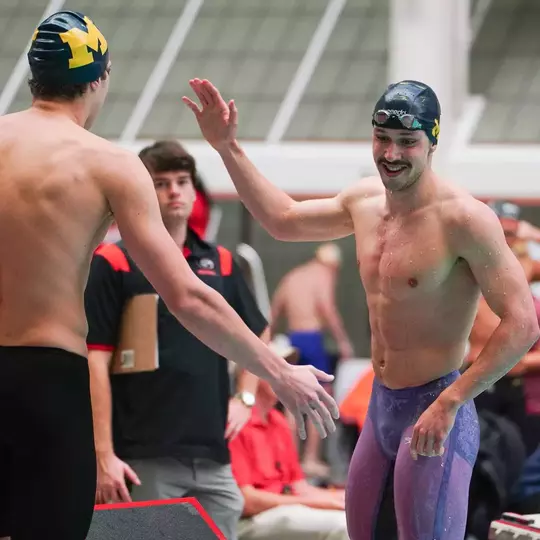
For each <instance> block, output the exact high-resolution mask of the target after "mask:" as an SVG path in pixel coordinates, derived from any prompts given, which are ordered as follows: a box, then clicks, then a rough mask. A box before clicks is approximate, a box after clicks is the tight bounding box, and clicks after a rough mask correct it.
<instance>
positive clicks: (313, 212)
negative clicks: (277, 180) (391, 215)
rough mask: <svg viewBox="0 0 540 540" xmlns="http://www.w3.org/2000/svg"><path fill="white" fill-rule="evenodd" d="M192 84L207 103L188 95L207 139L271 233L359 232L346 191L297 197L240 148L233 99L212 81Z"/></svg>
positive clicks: (313, 237)
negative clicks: (267, 175)
mask: <svg viewBox="0 0 540 540" xmlns="http://www.w3.org/2000/svg"><path fill="white" fill-rule="evenodd" d="M190 85H191V88H192V89H193V91H194V92H195V93H196V95H197V97H198V98H199V100H200V102H201V106H202V108H199V106H198V105H197V104H196V103H194V102H193V101H192V100H190V99H189V98H187V97H184V98H183V100H184V102H185V103H186V104H187V105H188V106H189V107H190V109H191V110H192V111H193V113H194V114H195V117H196V118H197V121H198V123H199V126H200V128H201V131H202V134H203V135H204V137H205V138H206V140H207V141H208V142H209V143H210V144H211V145H212V146H213V147H214V148H215V149H216V150H217V151H218V152H219V154H220V156H221V158H222V160H223V163H224V164H225V167H226V168H227V171H228V172H229V175H230V177H231V179H232V181H233V182H234V185H235V187H236V189H237V191H238V194H239V195H240V198H241V199H242V202H243V203H244V204H245V205H246V207H247V208H248V210H249V211H250V212H251V214H252V215H253V216H254V217H255V219H256V220H257V221H258V222H259V223H260V224H261V225H262V226H263V227H264V228H265V229H266V230H267V231H268V233H269V234H271V235H272V236H273V237H274V238H277V239H278V240H287V241H324V240H332V239H336V238H342V237H344V236H348V235H350V234H352V233H353V232H354V230H353V223H352V219H351V215H350V213H349V210H348V193H347V192H345V193H342V194H339V195H337V196H336V197H332V198H325V199H314V200H306V201H295V200H294V199H292V197H290V196H289V195H287V194H286V193H285V192H284V191H282V190H281V189H279V188H278V187H276V186H274V185H273V184H272V183H271V182H269V181H268V180H267V179H266V178H265V177H264V176H263V175H262V174H261V173H260V171H259V170H258V169H257V168H256V167H255V165H254V164H253V163H252V162H251V161H250V160H249V158H248V157H247V156H246V154H245V153H244V151H243V150H242V148H241V147H240V145H239V143H238V141H237V140H236V127H237V119H238V113H237V110H236V105H235V104H234V102H233V101H231V102H229V104H227V103H225V101H224V100H223V98H222V97H221V94H220V93H219V92H218V90H217V89H216V88H215V87H214V86H213V85H212V84H211V83H210V82H209V81H200V80H199V79H194V80H192V81H190Z"/></svg>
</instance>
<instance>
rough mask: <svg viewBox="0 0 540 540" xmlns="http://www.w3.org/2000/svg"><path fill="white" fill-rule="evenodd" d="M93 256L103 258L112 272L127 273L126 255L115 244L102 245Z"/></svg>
mask: <svg viewBox="0 0 540 540" xmlns="http://www.w3.org/2000/svg"><path fill="white" fill-rule="evenodd" d="M95 254H96V255H101V256H102V257H103V258H105V259H106V260H107V261H108V262H109V264H110V265H111V266H112V268H113V270H114V271H116V272H129V262H128V260H127V258H126V255H125V253H124V252H123V251H122V250H121V249H120V248H119V247H118V246H117V245H116V244H103V245H101V246H99V247H98V248H97V249H96V251H95Z"/></svg>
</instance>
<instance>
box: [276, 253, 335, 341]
mask: <svg viewBox="0 0 540 540" xmlns="http://www.w3.org/2000/svg"><path fill="white" fill-rule="evenodd" d="M329 286H331V283H330V281H329V276H328V271H327V270H325V269H324V268H323V267H322V266H320V265H317V264H313V263H307V264H305V265H302V266H299V267H297V268H295V269H294V270H291V271H290V272H289V273H288V274H287V275H286V276H285V277H284V278H283V279H282V281H281V282H280V284H279V287H278V290H277V291H276V294H278V295H279V296H280V300H281V306H282V313H283V315H284V316H285V318H286V320H287V328H288V330H289V331H292V332H301V331H319V330H322V329H323V328H324V326H325V323H324V318H323V313H322V311H321V293H323V292H327V291H322V290H321V287H329Z"/></svg>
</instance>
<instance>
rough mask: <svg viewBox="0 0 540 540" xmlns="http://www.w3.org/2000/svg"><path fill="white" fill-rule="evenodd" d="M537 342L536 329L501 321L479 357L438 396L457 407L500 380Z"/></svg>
mask: <svg viewBox="0 0 540 540" xmlns="http://www.w3.org/2000/svg"><path fill="white" fill-rule="evenodd" d="M537 339H538V326H537V325H534V324H523V325H522V324H516V321H515V319H512V320H508V319H506V320H505V319H502V320H501V322H500V324H499V326H498V327H497V329H496V330H495V332H493V334H492V336H491V338H490V339H489V341H488V342H487V343H486V345H485V347H484V348H483V349H482V352H481V353H480V354H479V355H478V358H477V359H476V360H475V361H474V362H473V363H472V365H471V367H469V369H467V371H465V372H464V373H463V375H461V377H459V379H457V380H456V381H455V382H454V383H453V384H451V385H450V386H449V387H448V388H447V389H446V390H444V391H443V392H442V394H441V395H440V399H441V400H443V401H446V402H447V403H448V404H449V405H450V406H454V407H456V408H457V407H460V406H461V405H463V404H464V403H465V402H466V401H469V400H471V399H474V398H475V397H476V396H478V395H479V394H481V393H482V392H484V390H487V389H488V388H489V387H490V386H492V385H493V384H494V383H495V382H497V381H498V380H499V379H500V378H501V377H503V376H504V375H505V374H506V373H508V371H510V369H512V367H513V366H515V365H516V364H517V363H518V362H519V360H520V359H521V358H523V356H524V355H525V354H526V353H527V351H528V350H529V349H530V348H531V347H532V345H533V344H534V342H535V341H536V340H537Z"/></svg>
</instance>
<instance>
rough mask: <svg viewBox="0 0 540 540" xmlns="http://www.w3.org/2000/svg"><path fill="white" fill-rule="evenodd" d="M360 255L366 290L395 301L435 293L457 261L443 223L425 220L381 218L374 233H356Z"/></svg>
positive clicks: (375, 226) (360, 265)
mask: <svg viewBox="0 0 540 540" xmlns="http://www.w3.org/2000/svg"><path fill="white" fill-rule="evenodd" d="M357 257H358V264H359V268H360V275H361V277H362V281H363V283H364V287H365V289H366V292H367V293H368V294H369V293H382V294H384V295H385V296H387V297H388V298H389V299H394V300H402V299H405V298H408V297H413V296H415V295H419V294H421V293H423V294H422V297H425V295H426V294H427V293H434V292H435V291H436V290H438V289H439V287H440V285H441V283H443V282H444V281H445V280H446V279H447V277H448V275H449V273H450V272H451V270H452V268H453V266H454V264H455V258H453V257H452V256H451V254H450V253H449V250H448V246H447V243H446V241H445V237H444V234H443V231H442V229H441V227H440V225H439V224H438V223H437V222H436V221H434V220H423V219H422V220H418V219H415V220H413V221H411V222H409V223H394V222H393V221H391V220H385V219H381V220H380V221H379V222H378V223H376V224H375V225H374V227H373V230H372V234H369V235H364V236H361V235H357Z"/></svg>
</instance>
